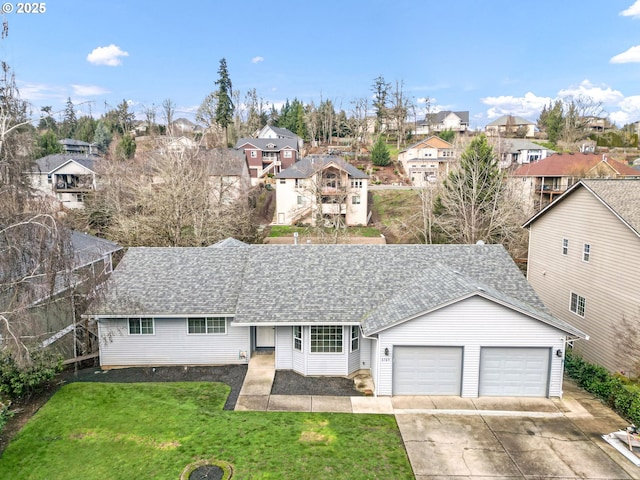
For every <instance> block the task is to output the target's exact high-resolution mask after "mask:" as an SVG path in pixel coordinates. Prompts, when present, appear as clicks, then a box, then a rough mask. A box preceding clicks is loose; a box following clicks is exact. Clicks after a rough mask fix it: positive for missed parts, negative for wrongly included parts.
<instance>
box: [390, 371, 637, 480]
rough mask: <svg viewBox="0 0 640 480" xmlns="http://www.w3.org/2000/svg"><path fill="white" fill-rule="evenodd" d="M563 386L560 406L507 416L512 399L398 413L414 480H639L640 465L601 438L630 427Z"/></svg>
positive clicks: (535, 406) (596, 402)
mask: <svg viewBox="0 0 640 480" xmlns="http://www.w3.org/2000/svg"><path fill="white" fill-rule="evenodd" d="M563 389H564V397H563V399H562V400H559V399H555V400H554V401H553V407H554V408H550V407H549V403H546V404H545V402H544V401H540V402H539V404H538V403H536V402H530V403H527V404H523V406H524V407H526V408H522V409H520V410H521V411H519V412H516V411H513V412H509V410H515V409H514V408H498V409H496V408H495V407H496V406H501V405H502V406H507V407H508V406H511V407H513V405H514V404H513V403H512V402H510V401H508V400H506V399H494V400H492V399H475V400H474V402H475V404H476V407H487V406H489V407H491V409H486V408H478V410H476V411H475V412H474V411H469V412H467V413H466V414H465V412H464V411H462V412H458V413H457V414H456V413H454V412H453V411H449V412H446V413H445V412H442V413H439V412H438V411H437V410H429V411H425V412H418V411H416V412H415V413H412V412H410V411H407V410H405V411H404V413H398V412H399V410H396V420H397V422H398V426H399V428H400V432H401V434H402V439H403V440H404V444H405V448H406V450H407V453H408V455H409V460H410V462H411V466H412V467H413V472H414V474H415V476H416V479H417V480H425V479H434V478H436V477H437V478H438V479H442V478H446V477H454V476H455V477H456V480H461V479H464V478H476V479H477V478H482V477H491V479H492V480H496V479H499V478H512V479H517V478H527V479H532V478H536V479H540V478H546V479H548V478H564V479H575V478H581V479H630V478H633V479H640V468H638V467H636V466H635V465H633V463H631V462H630V461H629V460H628V459H626V458H624V456H623V455H622V454H621V453H620V452H618V451H617V450H616V449H614V448H613V447H612V446H610V445H609V444H608V443H606V442H605V441H604V440H603V439H602V437H601V436H602V435H603V434H607V433H610V432H613V431H615V430H618V429H620V428H624V427H625V426H626V425H628V423H627V422H625V420H624V419H622V418H620V417H619V416H618V415H616V414H615V413H614V412H613V411H611V409H609V408H607V407H606V406H604V405H603V404H602V403H601V402H600V401H599V400H597V399H596V398H594V397H593V395H591V394H589V393H587V392H585V391H584V390H582V389H580V388H578V387H577V386H576V385H575V383H573V382H571V381H568V380H565V382H564V385H563ZM522 410H526V411H522ZM510 413H511V414H510Z"/></svg>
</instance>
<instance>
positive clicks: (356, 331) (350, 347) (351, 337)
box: [349, 325, 360, 352]
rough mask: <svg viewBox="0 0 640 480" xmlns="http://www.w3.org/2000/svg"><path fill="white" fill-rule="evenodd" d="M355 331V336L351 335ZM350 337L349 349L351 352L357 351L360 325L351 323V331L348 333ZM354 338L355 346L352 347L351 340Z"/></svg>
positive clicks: (358, 348)
mask: <svg viewBox="0 0 640 480" xmlns="http://www.w3.org/2000/svg"><path fill="white" fill-rule="evenodd" d="M354 332H355V333H356V336H355V337H354V336H353V333H354ZM349 337H350V342H349V351H351V352H357V351H358V350H360V327H358V326H357V325H351V332H350V334H349ZM354 340H355V341H356V342H357V345H356V348H353V342H354Z"/></svg>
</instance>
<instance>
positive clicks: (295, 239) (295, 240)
mask: <svg viewBox="0 0 640 480" xmlns="http://www.w3.org/2000/svg"><path fill="white" fill-rule="evenodd" d="M293 244H294V245H298V232H293Z"/></svg>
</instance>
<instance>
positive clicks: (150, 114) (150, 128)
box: [143, 103, 158, 135]
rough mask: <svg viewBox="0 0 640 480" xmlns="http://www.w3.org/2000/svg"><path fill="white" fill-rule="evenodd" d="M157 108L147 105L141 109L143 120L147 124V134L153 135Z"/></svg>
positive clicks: (153, 105)
mask: <svg viewBox="0 0 640 480" xmlns="http://www.w3.org/2000/svg"><path fill="white" fill-rule="evenodd" d="M157 110H158V107H157V106H156V105H155V104H154V103H152V104H151V105H147V106H144V107H143V112H144V118H145V121H146V122H147V134H148V135H153V133H154V130H155V128H156V112H157Z"/></svg>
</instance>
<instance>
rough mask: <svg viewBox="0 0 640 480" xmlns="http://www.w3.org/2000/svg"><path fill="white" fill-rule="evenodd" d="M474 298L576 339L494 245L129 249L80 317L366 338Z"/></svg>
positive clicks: (511, 262) (502, 250) (571, 329)
mask: <svg viewBox="0 0 640 480" xmlns="http://www.w3.org/2000/svg"><path fill="white" fill-rule="evenodd" d="M274 286H276V288H275V289H274ZM479 287H480V288H481V290H479V289H478V288H479ZM478 294H479V295H482V296H484V297H486V298H490V299H493V300H494V301H498V302H500V303H503V304H505V305H508V306H510V307H511V308H514V309H516V310H519V311H522V312H524V313H526V314H528V315H530V316H533V317H535V318H538V319H539V320H541V321H544V322H547V323H549V324H551V325H553V326H555V327H557V328H559V329H561V330H563V331H565V332H569V333H571V334H573V335H577V336H581V335H582V334H581V332H579V331H578V330H576V329H574V328H573V327H571V326H570V325H568V324H566V323H564V322H561V321H560V320H558V319H555V318H554V317H552V316H551V315H550V314H549V312H548V311H547V310H546V308H545V307H544V305H543V304H542V302H541V301H540V299H539V298H538V297H537V295H536V294H535V292H534V291H533V289H532V288H531V287H530V286H529V284H528V283H527V281H526V279H525V278H524V276H523V275H522V273H521V272H520V270H519V269H518V268H517V266H516V265H515V264H514V263H513V261H512V260H511V258H510V257H509V255H508V254H507V252H506V251H505V250H504V248H503V247H502V246H500V245H299V246H293V245H249V246H247V247H246V248H131V249H129V252H128V253H127V255H126V256H125V257H124V259H123V261H122V262H121V263H120V265H119V266H118V268H117V269H116V271H115V272H114V273H113V275H112V277H111V279H110V286H109V288H108V289H107V293H106V297H105V299H104V300H103V301H101V302H100V303H98V304H94V305H92V306H91V307H90V309H89V312H88V313H89V314H90V315H100V316H127V315H149V316H161V315H163V314H164V315H189V314H191V315H197V314H211V313H220V314H229V315H234V322H235V323H237V324H251V325H255V324H261V323H263V324H274V323H287V324H300V323H304V324H313V323H321V324H327V323H334V324H335V323H350V324H357V323H360V324H361V325H362V327H363V331H364V332H365V334H371V333H375V332H377V331H379V330H382V329H384V328H387V327H388V326H390V325H393V324H394V323H397V322H400V321H403V320H406V319H408V318H411V317H412V316H415V315H418V314H420V313H423V312H425V311H429V310H432V309H435V308H438V307H441V306H444V305H446V304H448V303H451V302H455V301H457V300H460V299H462V298H465V297H467V296H470V295H478Z"/></svg>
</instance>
